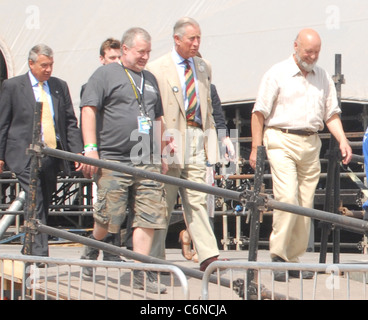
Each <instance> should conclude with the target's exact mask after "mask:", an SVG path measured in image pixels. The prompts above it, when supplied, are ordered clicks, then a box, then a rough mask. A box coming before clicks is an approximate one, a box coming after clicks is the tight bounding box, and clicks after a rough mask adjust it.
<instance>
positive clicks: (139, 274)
mask: <svg viewBox="0 0 368 320" xmlns="http://www.w3.org/2000/svg"><path fill="white" fill-rule="evenodd" d="M144 273H145V272H144V271H141V270H134V271H133V275H134V276H133V288H134V289H139V290H146V291H147V292H150V293H165V292H166V286H165V285H164V284H161V283H158V282H157V279H156V277H155V275H154V274H153V273H152V272H149V271H148V272H146V277H145V276H144Z"/></svg>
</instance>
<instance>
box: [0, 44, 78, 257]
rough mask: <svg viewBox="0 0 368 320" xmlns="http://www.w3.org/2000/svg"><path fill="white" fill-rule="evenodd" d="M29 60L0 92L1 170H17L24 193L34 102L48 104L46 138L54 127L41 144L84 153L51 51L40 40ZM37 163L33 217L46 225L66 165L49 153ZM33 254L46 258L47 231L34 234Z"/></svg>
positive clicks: (66, 90)
mask: <svg viewBox="0 0 368 320" xmlns="http://www.w3.org/2000/svg"><path fill="white" fill-rule="evenodd" d="M28 63H29V68H30V71H29V72H27V73H26V74H24V75H21V76H17V77H14V78H12V79H9V80H5V81H4V82H3V85H2V90H1V93H0V173H2V172H3V170H4V167H5V164H6V165H7V167H8V168H9V169H10V170H11V171H12V172H13V173H15V174H16V176H17V178H18V180H19V183H20V186H21V187H22V189H23V190H25V192H26V193H28V190H29V178H30V159H31V156H30V155H28V154H26V150H27V148H29V145H30V144H31V143H32V136H33V134H32V132H33V118H34V112H35V104H36V101H41V102H43V105H44V107H45V106H46V105H48V107H49V110H50V111H51V116H52V118H53V121H52V118H51V117H50V119H51V123H53V127H54V128H51V129H48V130H43V131H45V132H44V133H43V134H42V136H43V139H44V142H45V141H46V140H45V137H46V135H47V133H49V132H51V131H52V132H55V134H54V136H53V138H54V141H55V143H50V144H49V143H48V142H47V143H46V142H45V143H46V144H47V145H48V146H49V147H53V148H58V149H61V150H65V151H69V152H74V153H81V152H82V151H83V142H82V138H81V133H80V129H79V128H78V121H77V119H76V117H75V114H74V109H73V105H72V101H71V97H70V93H69V89H68V86H67V84H66V82H64V81H63V80H60V79H58V78H54V77H51V74H52V69H53V63H54V59H53V52H52V49H51V48H49V47H48V46H46V45H42V44H41V45H37V46H35V47H33V48H32V49H31V50H30V53H29V57H28ZM42 113H43V114H44V113H45V111H44V110H43V111H42ZM42 127H44V125H43V126H42ZM41 161H42V162H41V167H40V170H39V178H38V181H37V196H36V201H37V204H36V218H37V219H39V220H40V221H41V223H43V224H46V223H47V216H48V210H49V204H50V201H51V196H52V193H53V192H54V191H55V190H56V180H57V174H58V172H59V171H60V170H64V172H65V173H66V174H69V173H70V164H69V163H68V162H67V161H63V160H60V159H56V158H52V157H48V156H45V157H43V158H42V160H41ZM75 166H76V169H77V170H81V169H82V165H79V164H75ZM22 252H24V248H23V250H22ZM31 254H32V255H38V256H48V235H47V234H37V235H36V236H35V240H34V243H33V244H32V249H31Z"/></svg>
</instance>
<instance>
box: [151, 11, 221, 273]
mask: <svg viewBox="0 0 368 320" xmlns="http://www.w3.org/2000/svg"><path fill="white" fill-rule="evenodd" d="M173 37H174V42H175V43H174V48H173V50H172V51H171V52H169V53H167V54H166V55H164V56H162V57H161V58H159V59H157V60H156V61H153V62H152V63H150V64H148V65H147V69H148V70H149V71H151V72H152V73H153V74H154V75H155V77H156V79H157V81H158V84H159V88H160V92H161V98H162V104H163V107H164V120H165V125H166V131H167V133H168V134H167V139H171V137H173V138H174V141H175V143H176V145H177V148H176V150H175V152H171V153H170V154H168V155H167V161H168V164H169V166H170V167H169V168H170V169H169V172H168V174H169V175H171V176H174V177H178V178H182V179H187V180H190V181H193V182H196V183H202V184H205V183H206V161H208V162H209V163H212V164H214V163H216V162H217V161H218V147H217V146H218V143H217V134H216V130H215V122H214V118H213V116H212V111H213V110H212V105H211V94H210V84H211V83H210V80H211V67H210V65H209V64H208V63H206V62H205V61H204V60H203V59H201V58H199V57H197V56H196V55H197V53H198V50H199V46H200V41H201V30H200V26H199V24H198V23H197V22H196V21H195V20H193V19H191V18H187V17H185V18H182V19H180V20H179V21H178V22H177V23H176V24H175V26H174V35H173ZM187 63H189V66H190V68H191V73H192V74H193V76H194V82H192V88H193V86H194V87H195V98H194V99H195V101H196V103H195V107H194V109H195V110H194V112H193V115H192V117H191V118H189V117H188V115H187V111H188V109H189V105H190V104H191V101H190V100H191V99H190V98H189V99H188V95H189V94H188V92H187V89H186V87H187V85H186V79H185V77H186V76H185V75H186V70H187V69H189V66H188V65H187ZM189 96H190V97H191V95H189ZM192 98H193V97H192ZM178 191H179V193H180V197H181V201H182V204H183V207H184V214H185V220H186V223H187V227H188V230H189V233H190V236H191V238H192V240H193V242H194V245H195V247H196V250H197V253H198V258H199V262H200V270H201V271H204V270H205V269H206V268H207V266H208V265H209V264H210V263H211V262H213V261H215V260H217V257H218V255H219V251H218V247H217V241H216V238H215V236H214V233H213V231H212V228H211V226H210V223H209V218H208V214H207V203H206V198H207V195H206V194H204V193H201V192H198V191H194V190H190V189H184V188H179V187H176V186H173V185H167V186H166V192H167V194H166V196H167V205H168V219H167V222H169V221H170V216H171V212H172V210H173V208H174V205H175V203H176V200H177V194H178ZM166 233H167V230H159V231H156V233H155V240H154V242H153V248H152V250H151V255H152V256H155V257H158V258H161V259H164V258H165V238H166Z"/></svg>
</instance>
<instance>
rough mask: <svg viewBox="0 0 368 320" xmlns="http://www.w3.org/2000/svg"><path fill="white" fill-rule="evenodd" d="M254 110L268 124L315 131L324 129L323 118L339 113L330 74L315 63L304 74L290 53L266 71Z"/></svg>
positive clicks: (324, 119) (326, 118) (268, 125)
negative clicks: (312, 67) (306, 73)
mask: <svg viewBox="0 0 368 320" xmlns="http://www.w3.org/2000/svg"><path fill="white" fill-rule="evenodd" d="M255 111H259V112H261V113H262V114H263V116H264V117H265V125H266V126H267V127H277V128H284V129H295V130H298V129H299V130H310V131H314V132H317V131H318V130H323V128H324V121H327V120H328V119H330V118H331V117H332V116H333V115H334V114H339V113H341V109H340V107H339V104H338V101H337V95H336V88H335V84H334V82H333V80H332V78H331V76H330V75H329V74H328V73H327V72H326V71H325V70H324V69H322V68H320V67H319V66H315V67H314V69H313V71H312V72H309V73H308V75H307V76H306V77H304V75H303V74H302V72H301V71H300V69H299V67H298V65H297V64H296V62H295V60H294V57H293V56H291V57H290V58H289V59H287V60H285V61H282V62H280V63H278V64H276V65H274V66H273V67H272V68H271V69H270V70H269V71H268V72H266V74H265V75H264V77H263V79H262V82H261V85H260V88H259V91H258V95H257V100H256V103H255V105H254V108H253V112H255Z"/></svg>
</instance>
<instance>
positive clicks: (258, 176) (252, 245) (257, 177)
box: [247, 146, 266, 299]
mask: <svg viewBox="0 0 368 320" xmlns="http://www.w3.org/2000/svg"><path fill="white" fill-rule="evenodd" d="M265 159H266V150H265V147H264V146H259V147H258V148H257V163H256V170H255V174H254V190H253V191H254V194H253V197H252V199H251V201H250V202H249V203H250V210H249V219H250V232H249V253H248V261H257V253H258V240H259V230H260V227H261V223H260V209H259V203H258V199H259V193H260V192H261V190H262V184H263V174H264V164H265ZM253 279H254V270H251V269H249V270H248V273H247V288H250V286H251V281H252V280H253ZM248 295H249V290H247V299H249V298H250V297H249V296H248Z"/></svg>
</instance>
